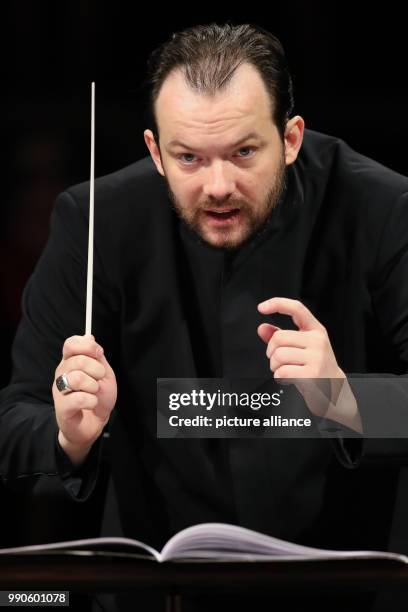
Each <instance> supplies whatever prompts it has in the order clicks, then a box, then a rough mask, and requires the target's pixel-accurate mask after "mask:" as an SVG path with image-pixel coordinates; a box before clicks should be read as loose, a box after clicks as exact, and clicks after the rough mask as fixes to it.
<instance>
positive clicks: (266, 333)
mask: <svg viewBox="0 0 408 612" xmlns="http://www.w3.org/2000/svg"><path fill="white" fill-rule="evenodd" d="M278 329H280V327H276V325H271V324H270V323H261V324H260V325H259V327H258V329H257V332H258V336H259V337H260V338H261V340H263V341H264V342H265V344H268V342H269V340H270V339H271V338H272V336H273V334H274V333H275V332H276V331H278Z"/></svg>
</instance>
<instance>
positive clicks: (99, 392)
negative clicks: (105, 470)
mask: <svg viewBox="0 0 408 612" xmlns="http://www.w3.org/2000/svg"><path fill="white" fill-rule="evenodd" d="M61 374H65V375H66V377H67V380H68V384H69V386H70V388H71V389H72V391H71V392H69V393H61V391H59V390H58V389H57V386H56V384H55V380H54V384H53V386H52V394H53V398H54V406H55V413H56V419H57V423H58V427H59V434H58V441H59V443H60V445H61V447H62V449H63V450H64V452H65V453H66V454H67V455H68V457H69V458H70V460H71V462H72V463H73V464H74V465H79V464H80V463H82V462H83V461H84V459H85V458H86V456H87V454H88V453H89V451H90V449H91V447H92V444H93V443H94V442H95V440H97V439H98V438H99V436H100V435H101V433H102V431H103V428H104V427H105V425H106V423H107V422H108V420H109V416H110V413H111V412H112V410H113V408H114V406H115V403H116V398H117V386H116V377H115V373H114V371H113V370H112V368H111V366H110V365H109V363H108V361H107V360H106V358H105V356H104V354H103V349H102V347H101V346H100V345H99V344H98V343H97V342H96V341H95V338H94V336H91V335H85V336H72V337H71V338H68V339H67V340H66V341H65V343H64V346H63V351H62V361H61V363H60V364H59V365H58V367H57V369H56V370H55V379H57V378H58V376H61Z"/></svg>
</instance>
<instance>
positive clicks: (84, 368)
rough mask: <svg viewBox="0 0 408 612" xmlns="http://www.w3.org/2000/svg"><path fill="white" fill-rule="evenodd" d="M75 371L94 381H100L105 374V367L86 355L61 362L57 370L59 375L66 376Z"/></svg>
mask: <svg viewBox="0 0 408 612" xmlns="http://www.w3.org/2000/svg"><path fill="white" fill-rule="evenodd" d="M76 370H80V371H81V372H84V373H85V374H88V376H91V377H92V378H94V379H95V380H100V379H101V378H103V377H104V376H105V374H106V368H105V366H104V365H103V364H102V363H100V361H97V360H96V359H92V358H91V357H88V356H87V355H75V356H74V357H70V358H69V359H67V360H66V361H62V362H61V363H60V365H59V366H58V368H57V372H58V373H59V374H67V373H69V372H74V371H76Z"/></svg>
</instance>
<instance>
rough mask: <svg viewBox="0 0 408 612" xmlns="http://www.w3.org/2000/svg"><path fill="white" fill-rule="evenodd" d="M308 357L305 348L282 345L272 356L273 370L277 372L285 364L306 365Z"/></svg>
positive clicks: (271, 364)
mask: <svg viewBox="0 0 408 612" xmlns="http://www.w3.org/2000/svg"><path fill="white" fill-rule="evenodd" d="M306 359H307V355H306V351H305V349H298V348H291V347H287V346H280V347H278V348H277V349H276V351H274V353H273V355H272V357H271V358H270V366H271V370H272V372H275V371H276V370H278V369H279V368H280V367H282V366H284V365H305V364H306Z"/></svg>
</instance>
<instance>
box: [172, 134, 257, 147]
mask: <svg viewBox="0 0 408 612" xmlns="http://www.w3.org/2000/svg"><path fill="white" fill-rule="evenodd" d="M247 140H259V141H260V142H263V141H262V139H261V138H260V136H259V135H258V134H257V133H256V132H250V133H249V134H247V135H246V136H244V137H243V138H240V139H239V140H238V141H237V142H234V143H233V144H232V145H229V146H228V147H226V148H227V149H234V148H235V147H237V146H238V145H240V144H242V143H243V142H246V141H247ZM171 147H181V148H182V149H190V150H198V149H197V147H190V146H189V145H187V144H185V143H183V142H181V141H180V140H170V142H169V143H168V145H167V146H166V148H167V149H169V148H171Z"/></svg>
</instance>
